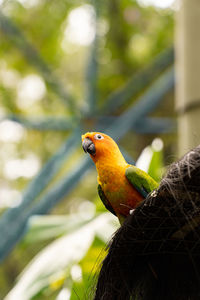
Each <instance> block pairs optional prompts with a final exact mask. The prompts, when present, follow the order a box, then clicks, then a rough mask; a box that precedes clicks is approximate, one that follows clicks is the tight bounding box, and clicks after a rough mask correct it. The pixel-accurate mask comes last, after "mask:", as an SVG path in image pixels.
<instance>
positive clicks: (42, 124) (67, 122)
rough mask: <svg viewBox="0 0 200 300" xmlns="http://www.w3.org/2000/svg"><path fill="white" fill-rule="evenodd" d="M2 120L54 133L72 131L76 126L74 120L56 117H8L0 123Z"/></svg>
mask: <svg viewBox="0 0 200 300" xmlns="http://www.w3.org/2000/svg"><path fill="white" fill-rule="evenodd" d="M3 120H10V121H14V122H16V123H19V124H21V125H22V126H24V127H26V128H27V129H36V130H43V131H45V130H55V131H66V130H71V129H74V128H75V127H76V126H77V120H76V119H74V118H71V119H66V118H58V117H46V118H39V117H35V118H33V117H32V118H24V117H23V116H18V115H14V114H13V115H8V116H5V117H3V118H0V122H1V121H3Z"/></svg>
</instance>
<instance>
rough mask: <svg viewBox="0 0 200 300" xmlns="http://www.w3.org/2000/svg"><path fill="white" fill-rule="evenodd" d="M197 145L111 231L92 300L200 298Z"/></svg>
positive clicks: (199, 168)
mask: <svg viewBox="0 0 200 300" xmlns="http://www.w3.org/2000/svg"><path fill="white" fill-rule="evenodd" d="M199 212H200V146H198V147H197V148H195V149H193V150H192V151H190V152H188V153H187V154H186V155H185V156H184V157H183V158H182V159H181V160H180V161H178V162H177V163H174V164H172V165H171V166H170V168H169V171H168V172H167V174H166V176H165V177H164V178H163V179H162V181H161V184H160V186H159V188H158V190H157V191H155V192H153V193H152V194H150V195H149V196H148V198H147V199H145V200H144V201H143V202H142V204H141V205H140V206H139V207H138V208H137V209H136V210H135V211H134V213H133V214H132V215H130V217H128V218H127V219H126V221H125V223H124V224H123V226H122V227H121V228H120V229H119V230H118V231H117V233H116V234H115V235H114V237H113V239H112V241H111V243H110V246H109V252H108V255H107V257H106V258H105V260H104V261H103V263H102V267H101V271H100V274H99V278H98V282H97V287H96V294H95V297H94V299H95V300H114V299H115V300H119V299H121V300H126V299H127V300H128V299H134V300H197V299H200V229H199V227H200V226H199V224H200V214H199Z"/></svg>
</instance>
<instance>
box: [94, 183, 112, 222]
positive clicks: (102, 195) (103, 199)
mask: <svg viewBox="0 0 200 300" xmlns="http://www.w3.org/2000/svg"><path fill="white" fill-rule="evenodd" d="M98 194H99V197H100V199H101V201H102V202H103V204H104V206H105V208H107V209H108V210H109V211H110V212H111V213H112V214H113V215H115V216H116V213H115V211H114V209H113V208H112V206H111V204H110V202H109V201H108V199H107V198H106V196H105V194H104V192H103V190H102V188H101V186H100V184H99V185H98Z"/></svg>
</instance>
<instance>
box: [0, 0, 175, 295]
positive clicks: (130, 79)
mask: <svg viewBox="0 0 200 300" xmlns="http://www.w3.org/2000/svg"><path fill="white" fill-rule="evenodd" d="M85 5H86V6H85ZM77 8H84V9H85V10H86V11H88V10H89V11H90V14H91V19H92V21H91V23H90V26H91V27H92V28H93V29H94V30H93V38H92V41H91V43H89V44H87V47H85V48H84V47H83V48H84V50H82V52H83V53H84V55H83V54H82V56H81V59H84V61H87V63H84V64H82V63H81V64H80V63H79V59H78V58H77V57H78V54H77V45H76V46H70V44H68V43H66V41H64V40H63V38H62V35H63V34H64V29H63V28H64V27H66V26H67V24H68V23H67V21H68V19H69V18H70V13H71V12H73V11H74V10H75V9H77ZM91 12H92V13H91ZM66 20H67V21H66ZM156 20H158V21H156ZM119 23H120V26H119ZM29 26H30V27H29ZM141 32H142V34H141ZM0 34H1V41H2V45H1V57H2V60H5V61H7V66H9V68H10V69H14V68H16V70H17V72H18V73H19V74H20V76H21V77H22V78H23V77H25V76H26V75H27V74H29V73H36V74H38V75H39V76H40V77H41V78H42V80H43V82H44V84H45V86H46V89H47V90H46V94H45V96H43V100H42V101H43V102H42V103H41V104H40V106H38V107H40V108H37V109H34V107H33V108H32V107H30V108H29V107H28V108H26V105H25V104H24V107H23V105H21V106H20V105H19V104H18V103H19V101H18V102H16V101H15V98H13V97H15V96H16V95H15V94H14V92H13V91H12V93H11V91H10V90H11V88H10V89H9V88H7V87H6V84H5V86H4V81H3V79H1V92H2V100H3V101H2V103H3V105H2V106H3V107H4V111H3V114H2V117H1V122H2V123H3V122H5V121H8V120H10V121H12V122H15V123H18V124H20V125H22V126H23V127H24V128H26V129H27V136H28V137H30V140H31V139H32V138H33V140H31V141H30V140H28V142H29V143H30V148H32V149H34V150H35V151H37V147H40V146H41V145H42V144H43V141H44V145H46V144H47V143H46V141H47V139H48V147H49V148H48V147H47V146H44V148H45V147H46V148H45V154H47V155H46V156H45V154H43V156H42V154H41V153H40V155H41V157H42V162H43V166H42V168H41V169H40V171H39V172H38V173H37V175H36V176H35V177H34V178H33V179H32V180H31V181H23V180H22V179H20V178H19V179H18V180H17V183H18V185H19V187H20V188H24V189H23V193H22V198H21V202H20V203H19V204H18V205H17V206H15V207H11V208H8V209H5V211H2V215H1V218H0V233H1V239H0V260H1V262H2V263H3V270H2V271H1V272H2V273H1V274H2V275H3V272H4V271H5V269H6V262H7V261H8V262H9V258H7V257H8V256H9V255H10V253H11V256H12V255H14V254H13V252H12V251H13V249H14V248H15V247H16V245H22V247H23V242H21V241H23V240H24V236H25V237H26V235H27V234H28V233H29V230H30V229H29V228H30V223H31V220H33V218H32V217H33V216H35V215H46V214H48V213H50V212H51V210H52V209H54V210H56V207H57V206H58V203H59V202H61V201H62V200H65V201H67V200H68V197H70V194H71V193H72V192H73V191H75V190H76V188H77V187H78V186H79V184H80V182H81V180H82V179H84V176H85V174H88V170H89V169H90V168H91V167H92V163H91V161H90V159H89V158H88V157H86V156H84V154H83V153H82V150H81V149H80V148H81V141H80V136H81V134H82V133H84V132H85V131H88V130H90V131H97V130H98V131H103V132H105V133H108V134H109V135H111V136H112V137H113V138H114V139H115V140H116V141H120V139H121V140H122V139H125V140H126V142H125V143H124V148H125V149H126V146H127V145H128V142H127V139H126V136H127V135H128V134H132V135H134V134H141V135H143V136H144V137H146V136H147V135H150V136H151V138H153V137H154V136H158V135H162V134H165V133H167V134H169V135H170V134H171V132H174V131H175V127H176V126H175V122H174V120H173V118H172V115H173V112H172V111H169V116H168V117H166V114H162V113H161V111H162V108H161V107H160V106H159V105H160V104H162V105H163V104H164V101H166V96H169V95H170V93H171V92H172V91H173V88H174V66H173V65H174V50H173V46H172V44H173V13H172V11H171V10H164V11H162V12H161V11H160V10H159V9H155V8H153V7H145V6H142V5H141V4H140V3H139V1H138V2H137V1H129V0H127V1H122V2H120V1H116V0H111V1H109V3H101V2H100V1H92V2H88V3H87V4H86V3H83V2H82V1H77V2H76V3H68V1H61V0H60V1H56V3H55V2H54V1H45V0H44V1H41V2H37V1H35V4H34V1H33V3H32V4H28V1H20V2H18V1H3V2H2V4H1V12H0ZM65 34H66V35H67V34H69V33H68V31H66V33H65ZM142 36H144V37H142ZM61 44H62V47H63V49H65V51H64V50H63V49H62V50H61ZM35 45H36V46H35ZM88 45H89V46H88ZM138 45H140V47H141V48H137V47H139V46H138ZM66 47H69V48H70V47H71V50H70V51H71V52H70V51H69V53H68V52H67V51H68V50H66ZM145 47H146V48H145ZM136 48H137V49H139V50H137V51H138V52H137V51H136V50H135V49H136ZM144 48H145V49H148V51H146V52H145V51H144ZM72 50H73V51H72ZM86 50H87V51H86ZM85 52H87V55H85ZM74 53H75V54H74ZM132 53H133V54H132ZM142 53H143V54H142ZM70 55H71V56H70ZM67 56H69V58H68V59H66V57H67ZM65 59H66V61H65ZM70 59H72V63H71V62H70ZM63 65H64V67H63ZM68 65H69V66H70V67H69V69H70V70H69V71H68V68H67V66H68ZM76 68H79V69H78V72H77V73H76V75H74V74H75V73H74V72H75V71H74V70H76ZM53 69H55V71H53ZM83 69H84V70H85V71H84V72H83V71H82V70H83ZM65 72H66V73H65ZM81 72H82V73H84V75H83V74H81V75H80V73H81ZM66 74H67V75H66ZM60 75H61V76H60ZM70 76H71V77H72V79H71V77H70ZM61 77H62V80H61ZM66 77H67V79H66ZM70 79H71V82H70V85H71V86H70V85H69V88H67V81H68V80H69V81H70ZM81 80H82V81H81ZM19 86H20V85H19ZM77 86H78V87H77ZM15 88H16V87H15ZM27 101H29V100H28V99H27ZM59 101H60V103H59ZM15 102H16V103H15ZM58 103H59V104H58ZM157 112H158V115H156V113H157ZM39 114H40V116H39ZM42 114H43V116H42ZM59 114H60V115H59ZM163 115H165V117H163ZM36 132H37V133H36ZM59 134H60V136H59ZM38 135H41V138H38ZM56 135H57V136H59V137H60V138H59V139H58V141H59V142H58V144H61V141H62V145H61V146H60V147H57V145H54V146H52V145H51V146H49V144H50V143H51V140H52V143H53V141H55V139H54V137H55V136H56ZM63 139H65V140H64V142H63ZM37 141H39V142H40V143H41V145H37ZM148 141H149V140H148ZM139 143H140V142H139V141H138V144H139ZM143 144H144V145H146V144H147V142H143ZM19 148H20V147H19ZM121 148H122V150H123V151H124V153H125V155H126V156H127V157H129V160H131V159H132V158H130V155H129V154H128V151H127V150H124V149H123V147H121ZM47 149H50V150H47ZM56 149H57V150H56ZM138 149H141V147H138ZM43 152H44V149H43ZM53 152H54V153H53ZM169 153H171V152H170V151H169ZM73 155H74V157H73ZM47 157H48V159H47ZM72 160H73V161H72ZM68 164H69V167H67V172H63V171H62V168H63V165H68ZM91 198H92V197H91ZM98 217H99V216H97V219H98ZM100 217H101V216H100ZM66 218H67V217H66ZM105 218H107V216H105ZM60 220H61V219H60ZM69 220H71V219H70V217H69ZM102 220H104V219H103V218H102ZM90 221H91V220H90ZM93 221H94V223H91V224H93V225H92V226H93V227H94V228H97V227H98V226H99V225H98V224H97V223H98V222H97V221H98V220H93ZM62 222H64V221H63V219H62ZM73 222H74V224H76V226H80V224H78V225H77V223H76V222H77V218H74V219H73ZM91 222H92V221H91ZM95 222H96V223H95ZM102 222H103V221H102ZM85 223H87V222H86V221H85V220H83V221H82V223H81V224H82V227H83V228H82V229H80V233H81V235H83V233H84V234H85V240H87V238H88V235H87V234H86V232H87V231H84V230H85V229H86V228H85V227H84V226H85ZM56 224H57V225H56V226H58V223H56ZM59 224H61V223H59ZM54 225H55V224H54ZM67 226H68V225H67ZM67 226H66V227H63V228H64V229H63V228H62V230H60V231H59V233H57V234H55V236H53V234H52V235H50V237H51V238H52V237H57V238H58V237H60V236H62V235H63V234H64V233H66V234H67V232H68V231H69V232H70V233H71V231H72V230H71V228H70V226H69V227H67ZM95 226H96V227H95ZM102 226H103V225H102ZM80 227H81V226H80ZM101 228H102V227H101ZM54 229H55V227H54ZM51 230H52V231H51V232H53V229H52V227H51ZM70 230H71V231H70ZM73 230H74V231H75V229H74V228H73ZM81 230H83V232H82V231H81ZM44 232H45V233H46V231H44ZM33 233H34V232H33ZM48 233H49V231H48ZM34 234H36V232H35V233H34ZM34 234H33V235H34ZM69 236H70V238H72V236H71V235H70V234H69ZM75 236H76V235H74V237H75ZM99 236H100V234H99ZM78 237H80V235H77V240H78ZM93 239H94V237H93ZM63 240H64V239H63ZM66 241H67V240H66ZM70 241H71V243H72V240H70ZM107 241H108V238H107ZM21 243H22V244H21ZM45 243H47V241H45ZM45 243H44V244H45ZM85 243H86V242H85ZM88 243H90V244H91V243H92V239H91V240H90V239H89V238H88ZM97 243H98V242H97ZM45 246H46V244H45ZM79 246H80V245H79ZM17 247H19V246H17ZM61 248H63V247H61ZM61 248H60V250H61ZM87 250H88V248H87V246H86V247H85V250H84V251H85V252H87ZM15 251H16V250H14V253H15ZM67 251H69V249H68V250H67ZM67 251H66V252H67ZM19 253H21V252H19ZM62 255H63V259H64V254H62ZM62 255H60V256H62ZM57 256H58V255H57ZM6 258H7V259H6ZM81 258H82V257H81V256H80V257H79V256H78V258H77V260H76V262H78V261H79V260H81ZM12 259H13V258H12V257H11V262H10V263H12V262H13V260H12ZM66 260H67V258H66ZM14 261H15V259H14ZM50 262H51V261H50ZM50 262H49V269H51V268H50V265H51V263H50ZM56 263H57V266H59V263H60V269H62V264H63V261H60V262H59V263H58V262H56V261H55V264H56ZM52 266H53V261H52ZM45 268H46V269H48V268H47V265H45V264H44V269H45ZM52 268H53V267H52ZM70 268H71V266H68V269H67V268H66V270H67V271H65V273H64V275H63V273H62V272H60V273H59V272H58V274H57V273H56V276H58V277H56V279H52V281H50V282H53V283H52V285H51V284H50V283H49V280H50V279H49V278H50V275H49V273H48V272H47V273H48V274H45V276H46V277H45V276H43V278H42V279H43V281H42V280H41V281H40V282H39V284H38V282H37V281H36V279H35V282H34V284H33V285H32V286H31V285H30V283H29V285H28V284H27V282H25V281H23V282H22V284H21V286H20V288H19V286H18V288H17V289H13V292H12V291H11V293H10V294H8V296H7V298H6V299H17V298H16V295H17V296H18V297H22V295H23V297H24V300H25V299H32V298H33V297H35V299H46V298H47V299H55V297H56V296H57V299H59V300H60V299H62V298H59V297H61V296H59V295H61V294H60V293H59V291H60V290H62V288H63V287H65V284H66V285H67V286H68V285H70V284H71V283H69V281H70V280H69V279H68V278H69V277H70V276H71V275H70V276H69V274H68V273H69V270H70ZM8 269H9V268H8ZM11 269H12V268H11ZM47 271H48V270H47ZM62 271H63V270H62ZM9 272H10V270H9V271H8V273H9ZM49 272H50V271H49ZM35 274H36V275H35V277H37V276H38V277H39V275H37V274H38V273H35ZM59 276H60V277H59ZM62 276H63V277H62ZM51 277H52V274H51ZM57 278H58V279H57ZM60 278H64V279H62V280H63V281H62V280H61V279H60ZM66 278H67V279H66ZM12 280H13V279H12ZM59 280H60V281H59ZM12 284H13V281H12ZM27 285H28V286H29V288H27ZM48 285H49V286H51V288H52V289H51V292H52V294H51V293H50V292H49V294H48V291H47V294H45V293H46V290H45V288H46V287H47V286H48ZM30 286H31V287H30ZM23 287H24V289H25V288H26V293H27V294H26V293H25V290H23ZM68 287H69V286H68ZM87 288H88V287H87ZM63 290H64V291H65V292H66V290H65V289H64V288H63ZM6 292H7V291H6ZM4 294H5V292H4ZM65 297H67V296H66V293H65ZM68 298H69V297H68ZM66 299H67V298H66ZM71 299H76V295H75V293H74V294H73V295H72V298H71ZM20 300H22V298H20Z"/></svg>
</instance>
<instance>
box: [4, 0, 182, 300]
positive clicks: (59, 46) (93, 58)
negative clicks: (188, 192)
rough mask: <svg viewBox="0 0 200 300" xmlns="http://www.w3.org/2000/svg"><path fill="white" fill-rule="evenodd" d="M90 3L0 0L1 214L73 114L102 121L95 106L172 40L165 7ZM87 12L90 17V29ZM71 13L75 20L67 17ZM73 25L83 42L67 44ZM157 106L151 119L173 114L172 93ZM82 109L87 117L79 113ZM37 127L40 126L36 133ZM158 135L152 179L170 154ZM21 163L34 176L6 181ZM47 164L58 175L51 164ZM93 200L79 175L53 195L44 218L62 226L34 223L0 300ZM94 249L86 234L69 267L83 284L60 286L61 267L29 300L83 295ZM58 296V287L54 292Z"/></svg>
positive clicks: (91, 186) (134, 139)
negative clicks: (81, 252)
mask: <svg viewBox="0 0 200 300" xmlns="http://www.w3.org/2000/svg"><path fill="white" fill-rule="evenodd" d="M97 3H98V2H97V1H79V0H75V1H70V0H66V1H63V0H58V1H52V0H40V1H37V0H20V1H17V0H4V1H3V0H2V1H0V9H1V12H0V40H1V43H0V99H1V102H0V120H2V122H0V132H3V131H4V132H5V130H6V133H7V134H6V137H5V134H4V135H3V134H1V133H0V178H1V180H0V190H1V191H4V193H3V192H2V193H1V194H0V198H1V200H2V205H1V208H2V212H3V211H4V210H6V209H7V207H12V206H15V205H17V201H16V200H17V199H18V198H19V199H20V196H21V192H22V191H23V190H24V188H25V187H26V186H27V184H28V183H29V181H31V179H32V177H33V176H34V175H35V174H36V172H38V170H39V167H41V166H42V165H44V163H45V162H47V160H48V159H49V158H51V157H52V155H53V154H54V153H55V152H56V151H57V149H59V147H60V146H61V145H62V143H63V141H64V140H65V139H67V138H68V137H69V136H70V130H71V129H73V128H75V127H76V126H78V125H79V120H80V117H81V116H83V115H84V116H85V117H84V124H82V125H81V126H82V128H81V130H82V131H83V132H84V131H87V130H93V129H94V126H95V124H96V123H95V122H96V120H97V121H98V120H101V119H100V118H101V117H102V115H103V114H108V111H106V110H105V109H104V110H103V113H101V114H99V115H98V113H97V109H96V108H103V107H105V106H106V105H107V104H108V103H107V101H108V96H109V97H110V95H112V94H113V93H114V94H115V93H116V91H117V90H118V89H119V88H121V87H122V86H124V85H126V84H127V82H128V81H129V80H130V78H132V77H133V76H134V75H135V74H136V73H137V72H138V71H140V70H141V69H145V68H146V65H147V64H149V63H150V62H152V60H153V59H154V58H155V57H156V56H157V55H158V54H159V53H160V52H162V51H163V50H166V49H168V48H169V47H171V45H172V43H173V28H174V16H173V11H172V10H171V9H166V10H161V9H155V8H154V7H144V6H141V5H140V4H139V3H138V2H137V1H136V0H123V1H119V0H110V1H108V2H105V1H103V2H101V3H100V4H98V7H97ZM80 8H81V9H82V10H81V12H82V16H81V15H80V10H79V11H78V12H79V15H77V9H80ZM95 9H96V11H97V12H98V15H97V16H98V20H97V24H96V25H95V21H94V11H95ZM74 12H76V14H75V15H74V17H73V13H74ZM84 13H85V14H86V17H84ZM84 18H86V21H85V23H87V22H88V24H89V25H88V27H87V26H86V27H85V28H83V30H82V31H81V29H80V28H81V27H83V23H81V20H82V19H84ZM88 18H89V21H88ZM74 23H75V24H76V23H77V24H79V23H80V26H79V27H76V28H79V29H76V30H80V33H81V36H82V38H83V37H84V36H85V34H86V33H87V32H89V33H88V36H87V34H86V37H85V41H83V39H81V37H80V34H79V41H78V38H76V39H75V37H76V34H75V32H74V31H73V30H74V29H73V26H75V25H73V24H74ZM95 26H96V28H97V36H96V39H95V42H94V43H91V42H92V39H91V36H92V35H93V34H94V30H93V29H92V28H94V27H95ZM88 28H89V29H88ZM85 32H86V33H85ZM88 66H92V67H93V69H92V70H93V72H90V69H89V67H88ZM30 76H31V77H30ZM157 76H158V74H156V77H157ZM133 78H134V77H133ZM142 78H144V77H142ZM93 79H97V80H93ZM152 79H154V78H152ZM27 80H29V81H27ZM31 80H32V81H31ZM133 82H134V81H133ZM28 84H29V86H31V84H32V87H31V88H30V90H28V91H27V86H28ZM131 84H132V83H131ZM133 84H134V83H133ZM147 84H150V82H148V83H147ZM129 85H130V84H129ZM145 89H146V86H143V88H142V90H141V89H140V90H137V92H136V93H135V96H136V95H137V96H140V95H141V94H142V93H143V92H144V91H145ZM38 91H40V93H38ZM32 94H34V97H33V96H32ZM135 100H136V97H134V98H132V97H130V99H129V101H126V103H123V105H121V106H119V107H118V108H117V109H116V110H114V111H113V112H112V113H111V114H109V117H113V118H115V117H118V115H120V114H121V113H123V112H124V111H125V109H127V108H129V106H130V105H131V104H133V103H134V101H135ZM165 100H166V101H164V102H163V104H162V106H160V107H158V109H157V111H156V112H155V113H154V116H159V117H161V118H163V117H169V116H173V112H172V110H173V108H172V107H173V96H172V95H171V94H169V95H167V96H166V99H165ZM96 102H97V103H96ZM114 103H115V102H114ZM92 105H93V114H92V115H89V111H90V106H92ZM95 109H96V111H95ZM109 113H110V111H109ZM16 118H19V119H20V122H19V124H18V129H17V131H16V132H15V133H14V137H13V134H10V133H9V131H12V128H11V126H13V123H11V124H10V123H4V122H5V120H6V119H9V120H16V121H17V119H16ZM55 118H57V120H61V122H60V123H59V124H61V125H58V122H56V121H55ZM18 121H19V120H18ZM53 122H54V123H53ZM100 122H101V121H100ZM2 124H5V126H6V129H5V126H4V127H3V126H2V127H1V125H2ZM14 124H15V125H14V126H16V125H17V123H14ZM20 124H21V125H20ZM41 124H43V125H41ZM44 124H45V125H44ZM54 124H55V125H54ZM9 126H10V127H9ZM22 126H23V127H22ZM42 126H44V128H45V129H43V130H40V129H41V128H42ZM56 126H57V127H56ZM63 126H66V127H63ZM138 126H139V125H138ZM62 128H64V130H63V129H62ZM55 129H56V130H55ZM61 129H62V130H61ZM19 132H20V133H19ZM11 133H12V132H11ZM9 136H10V138H9ZM17 136H18V138H17ZM154 136H155V135H153V134H150V135H146V134H142V135H141V134H140V135H139V134H135V133H134V132H132V131H131V132H129V133H127V134H126V135H125V136H124V137H123V138H122V139H121V140H120V146H122V147H123V148H124V149H126V150H127V152H128V153H129V155H130V156H132V157H134V158H136V157H138V155H139V153H140V152H141V151H142V149H143V148H144V147H146V146H147V145H148V144H150V143H151V141H152V139H153V138H154ZM160 136H161V137H162V139H163V140H164V144H165V149H166V150H165V152H164V154H160V153H159V154H158V155H156V156H154V158H153V159H152V161H151V165H150V169H151V172H152V174H153V173H154V177H155V178H157V179H158V178H159V177H160V165H161V164H162V157H161V156H162V155H163V156H164V159H165V161H167V163H169V162H170V160H172V158H169V156H170V157H171V155H172V154H173V153H175V149H176V148H175V147H176V145H175V143H174V140H175V138H174V135H173V134H167V135H160ZM81 153H82V149H81V147H79V148H78V149H76V150H74V149H73V151H71V153H70V161H68V162H64V161H62V160H61V161H60V163H61V166H62V167H61V170H60V171H59V173H58V174H56V177H55V178H54V179H53V182H52V183H51V185H50V186H49V187H47V191H48V189H50V188H51V187H52V186H53V184H54V183H59V182H60V180H61V178H62V177H63V175H64V174H67V173H68V172H71V169H70V168H72V169H73V166H75V163H77V161H78V159H80V157H81V156H80V155H81ZM31 159H32V160H31ZM17 160H18V165H16V161H17ZM25 160H27V161H29V165H28V167H27V168H28V170H29V169H31V168H32V165H34V166H36V165H37V164H38V168H35V173H34V172H33V173H32V174H31V173H30V175H29V176H28V175H27V174H28V171H26V169H25V171H24V172H25V175H23V174H21V173H20V172H19V174H18V173H17V172H16V175H15V174H14V171H13V168H14V170H16V169H17V168H20V167H19V166H21V168H22V165H23V164H24V161H25ZM13 161H15V164H14V163H13ZM30 164H32V165H30ZM158 165H159V167H158ZM56 167H57V168H58V165H57V166H56ZM157 170H159V171H157ZM14 175H15V176H14ZM45 191H46V190H45ZM6 193H7V194H6ZM43 193H44V191H43ZM9 195H10V196H9ZM8 196H9V197H8ZM42 196H43V194H42ZM96 196H97V195H96V175H95V173H94V171H91V172H90V173H89V172H88V173H86V175H85V176H84V177H83V179H82V180H81V182H80V184H79V186H78V188H77V189H76V190H73V191H71V192H70V194H69V195H68V196H67V197H63V200H64V201H62V203H60V204H59V205H57V206H56V207H55V208H54V210H53V212H52V213H53V214H56V215H57V214H60V215H64V216H66V215H67V217H66V219H65V222H64V219H63V217H61V219H59V221H58V222H60V223H59V224H58V223H53V225H50V224H49V223H48V225H47V224H46V225H45V226H46V227H45V226H44V227H42V226H41V227H40V226H39V225H38V223H37V225H36V226H35V227H34V226H33V227H32V229H31V230H30V232H28V234H27V236H26V237H25V239H24V240H23V241H22V242H21V243H20V244H18V245H17V247H16V248H15V250H14V251H13V252H12V253H11V255H10V256H9V258H7V259H6V260H5V261H4V262H3V263H2V265H1V269H0V275H1V276H0V287H1V294H0V298H3V297H4V296H5V295H6V294H7V293H8V291H9V290H11V288H12V287H13V286H14V282H15V280H16V277H17V275H18V274H19V273H20V272H21V271H22V269H23V268H24V267H25V266H26V264H27V263H28V262H29V261H30V260H31V259H32V258H33V257H34V255H36V254H37V253H39V251H40V250H41V249H43V248H44V247H45V246H46V245H48V244H49V243H50V242H52V241H54V240H56V238H59V237H61V236H63V234H68V233H69V230H71V229H70V227H69V224H71V222H73V224H74V228H76V229H77V228H82V227H84V222H86V221H83V222H82V223H81V222H80V224H78V225H77V224H76V222H74V221H71V222H70V221H69V220H70V218H71V214H75V213H77V212H81V211H82V210H86V211H90V209H92V208H91V207H90V206H87V205H88V201H93V202H94V199H96ZM6 197H7V198H8V200H7V202H6V201H5V199H7V198H6ZM15 201H16V202H15ZM19 201H20V200H19ZM94 203H95V204H96V207H97V212H99V211H100V210H103V208H102V206H101V203H100V202H99V200H97V199H96V200H95V202H94ZM68 218H69V220H68ZM48 222H49V221H48ZM62 222H63V223H62ZM44 224H45V221H44ZM66 224H68V225H66ZM76 225H77V227H76ZM48 226H49V227H48ZM114 228H116V227H113V230H114ZM8 230H9V229H8ZM45 230H46V231H45ZM74 230H75V229H74ZM54 234H55V235H54ZM104 244H105V239H104V240H102V239H100V238H99V237H95V238H94V240H92V243H91V248H89V249H88V252H87V254H86V256H84V258H83V259H81V260H80V261H78V262H76V263H75V264H77V263H78V264H79V265H80V267H81V268H82V277H83V281H81V282H76V281H73V278H71V281H70V279H69V278H70V276H71V275H70V276H69V273H70V268H69V269H67V270H66V269H64V270H62V271H63V273H62V272H61V273H60V277H59V276H58V277H57V278H56V279H55V280H52V282H50V283H49V285H46V286H45V288H44V289H43V288H42V289H41V290H40V292H39V293H36V294H37V296H35V298H34V299H41V300H43V299H55V298H56V297H57V295H58V294H59V293H61V290H62V288H63V287H64V288H65V287H66V288H67V289H68V290H70V289H71V287H72V286H73V289H72V290H73V293H72V299H76V291H77V294H80V298H81V297H82V296H83V293H85V291H86V290H87V289H84V287H87V283H88V290H89V289H90V288H89V286H91V285H92V284H90V281H91V282H92V280H93V279H91V276H92V275H91V274H92V273H91V272H92V271H91V269H92V265H93V264H95V262H96V260H97V258H98V256H99V255H100V253H101V251H102V248H103V245H104ZM30 245H31V246H30ZM58 255H59V254H58ZM66 278H68V279H66ZM65 292H66V290H64V292H63V293H65ZM65 295H66V293H65ZM15 299H16V298H15ZM57 299H58V300H62V298H57ZM66 299H67V298H66ZM81 299H83V298H81ZM20 300H22V299H20Z"/></svg>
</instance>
